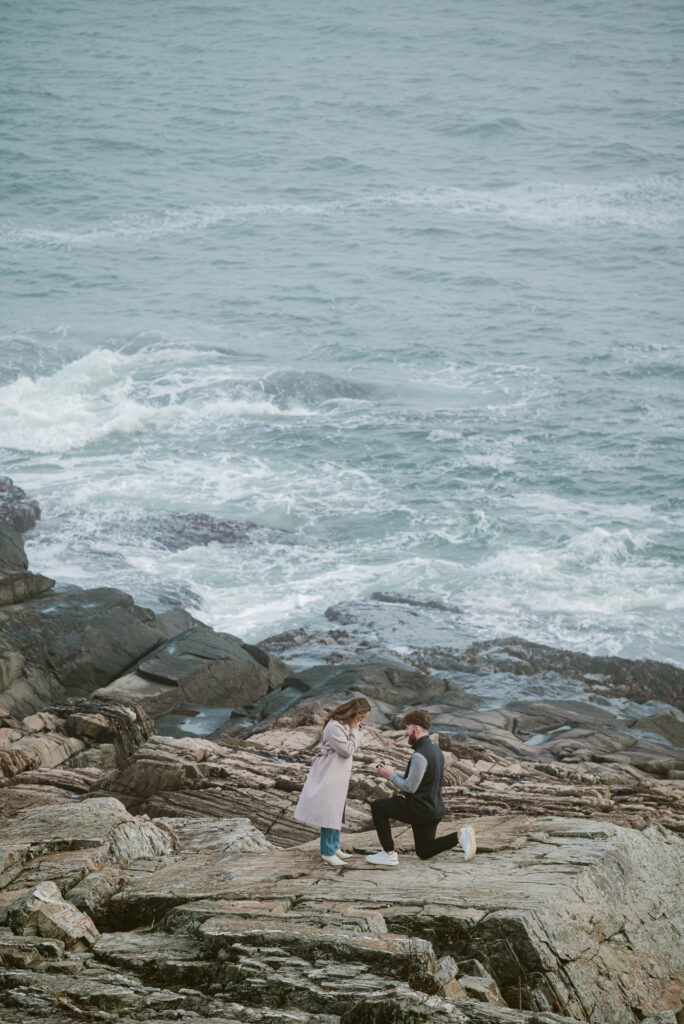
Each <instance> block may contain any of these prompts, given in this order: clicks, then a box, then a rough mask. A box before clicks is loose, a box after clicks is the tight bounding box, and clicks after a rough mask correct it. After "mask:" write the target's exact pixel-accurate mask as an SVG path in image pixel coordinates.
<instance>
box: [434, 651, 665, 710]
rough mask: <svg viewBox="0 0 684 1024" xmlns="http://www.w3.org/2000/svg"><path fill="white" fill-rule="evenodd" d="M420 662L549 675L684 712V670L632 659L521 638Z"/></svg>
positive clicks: (595, 690)
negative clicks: (556, 675)
mask: <svg viewBox="0 0 684 1024" xmlns="http://www.w3.org/2000/svg"><path fill="white" fill-rule="evenodd" d="M420 660H422V661H425V662H428V663H429V664H430V665H432V666H433V667H434V668H437V669H440V668H441V669H442V670H444V669H445V668H446V667H447V666H448V667H449V668H451V669H452V670H456V671H458V669H459V667H460V668H461V670H463V671H469V670H471V669H472V668H473V666H478V667H481V668H483V669H485V670H488V671H490V672H509V673H511V674H513V675H540V676H541V675H543V674H544V673H547V672H553V673H557V674H558V675H561V676H566V677H568V678H572V679H577V680H580V681H582V682H583V683H584V685H585V686H586V688H587V689H589V690H592V691H594V692H596V693H600V694H605V695H610V696H613V697H628V698H629V699H630V700H633V701H636V702H637V703H639V702H645V701H649V700H658V701H664V702H666V703H668V704H672V705H673V706H674V707H678V708H680V709H683V710H684V669H681V668H677V667H676V666H675V665H669V664H667V663H666V662H659V661H649V660H646V659H642V660H630V659H628V658H614V657H607V656H606V657H604V656H596V655H589V654H583V653H582V652H580V651H566V650H561V649H558V648H556V647H549V646H548V645H546V644H536V643H532V642H531V641H529V640H523V639H521V638H520V637H507V638H506V639H502V640H487V641H484V642H482V643H476V644H473V645H472V646H471V647H469V648H468V649H467V650H466V651H465V652H463V653H461V652H459V651H452V650H451V651H450V650H439V649H433V650H430V651H423V652H421V655H420Z"/></svg>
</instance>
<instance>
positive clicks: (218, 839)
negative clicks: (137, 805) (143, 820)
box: [154, 818, 274, 858]
mask: <svg viewBox="0 0 684 1024" xmlns="http://www.w3.org/2000/svg"><path fill="white" fill-rule="evenodd" d="M154 820H155V822H156V823H158V824H163V825H168V826H169V828H171V829H173V832H174V834H175V836H176V838H177V840H178V844H179V849H180V852H181V855H186V854H189V853H202V854H204V856H210V855H212V854H213V855H216V856H218V857H226V858H229V857H230V856H231V855H232V854H235V853H244V852H245V851H253V852H257V851H259V850H273V849H274V846H273V843H270V842H269V841H268V839H267V838H266V836H265V835H264V834H263V832H260V831H259V829H258V828H256V827H255V826H254V825H253V824H252V823H251V821H250V820H249V818H155V819H154Z"/></svg>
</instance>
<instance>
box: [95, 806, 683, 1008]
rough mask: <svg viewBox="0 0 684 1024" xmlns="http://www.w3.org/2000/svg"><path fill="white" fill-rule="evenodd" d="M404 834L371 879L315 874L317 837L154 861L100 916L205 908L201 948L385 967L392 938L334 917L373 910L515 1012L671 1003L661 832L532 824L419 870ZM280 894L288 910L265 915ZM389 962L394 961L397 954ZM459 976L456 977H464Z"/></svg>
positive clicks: (671, 872)
mask: <svg viewBox="0 0 684 1024" xmlns="http://www.w3.org/2000/svg"><path fill="white" fill-rule="evenodd" d="M475 824H476V826H477V823H475ZM444 827H445V829H447V828H451V827H453V826H449V825H445V826H444ZM490 828H492V829H493V832H492V839H491V840H490V842H489V843H488V844H483V846H484V845H488V846H489V848H492V846H493V845H495V844H494V838H493V837H494V836H495V835H496V834H497V833H496V828H497V826H495V825H493V824H490ZM408 831H409V830H407V829H405V830H403V833H401V832H400V830H399V829H398V830H397V835H396V838H397V847H398V849H399V851H400V864H399V867H398V868H395V869H392V871H391V872H387V871H384V872H383V871H379V870H377V869H375V870H374V869H372V868H370V867H369V866H368V865H367V864H366V863H365V861H363V860H362V859H361V858H359V859H358V860H356V861H351V862H349V866H348V867H345V868H344V869H342V870H341V871H340V872H335V871H331V870H330V869H329V868H328V867H327V866H326V865H322V866H319V865H320V860H319V859H318V857H317V853H316V848H315V844H314V843H311V844H310V845H307V846H303V847H298V848H293V849H290V850H288V851H286V852H278V853H273V852H271V853H269V852H263V853H261V854H260V855H259V856H257V857H255V856H250V855H249V854H245V855H243V856H241V857H239V858H238V859H237V860H236V861H231V862H228V863H227V864H219V863H218V862H215V863H213V864H210V863H207V860H206V859H203V858H202V857H201V855H191V856H188V857H185V858H184V859H183V861H182V863H179V864H177V865H176V864H174V863H170V862H168V863H162V864H160V865H159V867H158V869H157V870H156V871H155V872H153V873H149V872H145V873H144V874H140V875H138V877H137V878H132V879H131V880H130V881H129V882H128V883H127V884H126V885H125V886H124V888H123V889H122V891H121V892H120V893H118V894H117V895H116V896H115V897H114V899H113V901H112V903H113V904H114V903H115V904H116V908H115V910H114V909H113V913H115V914H116V915H117V917H116V920H118V921H119V922H120V924H122V925H128V926H129V927H130V926H131V925H134V926H139V925H143V924H150V923H151V922H154V921H160V920H161V919H162V918H163V917H164V915H165V914H168V912H169V911H170V910H172V909H173V908H174V907H176V908H178V909H177V910H175V911H174V913H175V914H179V913H181V912H182V906H183V904H188V903H192V902H193V901H195V902H196V901H198V900H199V901H206V902H205V905H204V906H203V908H202V909H201V911H200V913H201V916H204V920H203V922H202V923H200V924H199V928H198V929H197V933H196V934H197V936H198V938H199V940H200V942H203V943H206V944H207V945H208V947H209V948H211V947H212V946H213V947H214V948H216V949H220V948H224V949H225V950H226V953H227V958H228V961H229V962H234V957H235V956H237V957H238V959H239V957H240V956H242V955H243V952H244V950H245V949H246V948H249V949H253V950H254V952H253V957H256V959H257V960H259V962H261V961H262V959H263V956H264V955H265V954H264V949H265V948H266V947H267V946H269V945H270V946H277V947H278V948H279V949H280V950H281V951H283V953H286V954H287V956H295V957H299V958H300V959H302V960H304V961H305V962H308V960H307V956H309V955H310V954H307V950H310V949H313V948H314V947H313V944H314V942H315V939H314V936H315V935H316V934H318V936H319V939H320V942H319V945H318V946H317V947H316V948H317V949H318V950H319V955H320V956H323V955H324V953H325V956H326V957H327V958H328V959H331V958H332V959H334V960H339V961H340V962H341V963H342V964H345V963H347V962H358V963H360V964H363V965H364V966H366V967H370V969H371V970H372V971H373V972H374V973H379V974H381V975H383V976H385V975H386V971H387V970H390V973H391V968H388V967H387V965H386V964H384V966H383V968H382V970H380V971H378V969H377V967H373V964H376V965H377V964H378V963H379V962H380V961H381V960H383V958H385V957H389V956H390V954H389V953H388V952H387V950H388V949H389V950H392V949H394V950H401V948H402V947H401V945H399V946H397V945H393V943H394V940H391V939H388V938H387V937H385V939H384V940H383V943H378V941H376V940H373V942H370V937H368V938H366V939H364V940H363V942H362V941H361V940H362V938H363V936H362V934H361V933H358V932H354V933H353V935H354V937H353V940H350V939H348V938H345V934H346V933H345V929H343V928H341V926H340V924H339V921H335V918H334V914H335V913H336V914H339V912H340V909H341V905H343V904H346V906H347V907H349V908H351V907H362V908H363V913H364V914H368V912H369V911H370V910H374V911H378V912H380V913H381V914H382V916H383V917H384V918H385V920H386V923H387V927H388V929H389V934H390V935H391V934H394V935H395V936H396V935H397V934H403V935H407V936H411V937H412V938H413V939H422V940H425V941H426V942H429V943H431V948H432V950H433V953H430V950H428V949H427V947H425V946H420V950H422V951H425V955H426V956H427V955H428V953H430V956H432V955H433V954H434V957H435V958H436V957H439V956H451V957H452V958H453V959H455V960H457V961H462V960H465V959H468V957H470V958H472V957H473V954H475V957H476V959H477V960H479V961H480V962H481V964H482V965H483V966H484V968H485V969H486V970H487V972H488V973H489V974H490V975H491V976H492V978H493V979H494V980H495V981H496V983H497V984H498V986H499V989H500V991H501V993H502V995H503V997H504V999H505V1000H506V1001H507V1003H508V1004H509V1005H512V1006H517V1005H518V1003H519V1001H522V1005H523V1007H524V1008H526V1009H527V1010H536V1011H538V1012H551V1011H552V1010H553V1008H554V1006H557V1007H558V1008H560V1009H561V1010H562V1011H563V1012H566V1013H570V1012H572V1008H573V1007H575V1008H576V1010H579V1011H580V1012H581V1015H582V1016H584V1017H587V1016H590V1015H593V1016H592V1019H597V1020H598V1019H600V1020H602V1021H606V1022H610V1024H631V1022H636V1021H638V1020H640V1019H641V1018H642V1017H643V1016H644V1015H645V1014H646V1013H650V1012H652V1010H653V1008H654V1007H661V1008H667V1007H668V1005H669V1007H671V1008H672V1009H674V1010H677V1009H678V1008H679V1006H680V1005H681V1002H682V999H681V990H680V989H679V987H678V983H679V978H680V977H681V974H682V970H683V968H684V964H683V963H682V948H681V943H680V942H679V938H678V936H679V928H680V927H681V920H682V906H681V901H682V895H681V894H682V891H683V890H682V886H681V881H682V878H681V872H682V869H683V867H684V857H683V856H682V854H683V851H684V846H683V841H682V840H681V839H678V838H677V837H675V836H674V835H672V834H671V833H667V832H666V831H664V830H662V829H658V828H650V829H647V830H646V831H645V832H643V833H641V832H635V831H633V830H629V829H623V828H620V827H618V826H615V825H612V824H610V823H606V824H600V823H594V822H587V821H581V820H571V819H557V818H552V819H539V820H536V821H532V822H528V823H527V824H521V823H520V822H518V824H517V825H516V827H515V828H514V829H513V830H512V833H511V832H509V833H508V838H506V837H505V836H504V838H503V839H502V842H503V845H499V847H498V849H495V850H494V852H493V853H492V854H491V855H489V854H487V853H486V852H485V853H482V852H480V853H478V855H477V857H476V858H475V859H474V860H473V861H471V862H469V863H468V864H463V862H462V861H461V860H460V858H458V856H457V855H451V854H449V855H445V856H444V857H441V858H436V859H435V861H427V862H418V861H417V860H416V859H415V858H414V857H412V856H408V855H407V854H406V851H407V849H410V848H411V840H410V835H409V834H407V833H408ZM483 831H484V828H483ZM499 834H500V833H499ZM376 842H377V840H376V839H375V837H374V836H373V835H371V834H368V835H362V836H359V837H357V839H356V840H355V846H356V848H357V849H359V848H361V849H364V848H365V849H368V848H371V849H373V848H374V847H375V843H376ZM481 849H482V848H481ZM215 900H216V901H218V900H223V901H232V902H233V903H234V904H235V903H239V902H240V901H244V900H249V901H254V900H258V901H265V902H266V904H267V905H268V911H267V914H266V916H263V915H259V911H258V908H255V907H254V905H253V903H252V904H251V909H250V911H249V916H248V917H246V918H245V917H241V916H239V915H236V914H235V912H234V911H233V912H231V913H230V914H229V915H226V914H225V913H223V914H221V910H223V909H224V908H223V907H217V908H216V910H217V913H215V914H213V915H211V914H210V915H209V916H207V907H206V903H207V902H211V901H215ZM279 900H280V901H282V900H285V901H287V902H286V906H288V905H289V906H290V908H291V909H290V910H285V911H284V912H283V911H278V910H277V909H275V905H276V904H277V903H278V901H279ZM331 912H334V914H333V917H331V918H330V919H329V920H330V922H331V924H330V925H328V926H324V927H323V928H322V929H321V922H322V918H321V916H320V915H324V914H326V913H328V914H330V913H331ZM298 914H299V915H303V916H302V917H300V918H299V919H298V917H297V915H298ZM307 915H309V919H308V921H307ZM316 915H318V917H317V916H316ZM260 917H261V918H262V919H261V920H260ZM166 920H167V922H168V918H167V919H166ZM187 921H188V926H190V927H194V926H192V925H190V921H191V918H190V917H188V918H187ZM266 921H267V922H268V924H266V923H265V922H266ZM333 922H334V926H332V923H333ZM266 932H267V934H266ZM380 937H381V936H379V938H380ZM362 949H363V950H366V951H369V950H370V952H361V951H362ZM231 950H233V952H231ZM259 950H261V952H259ZM338 950H339V952H338ZM464 954H467V955H466V956H464ZM392 955H397V956H399V960H401V955H403V954H400V953H398V952H397V953H396V954H392ZM354 958H356V961H355V959H354ZM428 959H429V958H428ZM419 960H420V957H419ZM397 962H399V961H397ZM383 963H384V961H383ZM426 963H427V961H426ZM429 966H430V970H429V971H427V974H425V973H424V974H423V975H421V976H422V977H424V978H425V979H427V977H428V975H429V976H430V977H432V978H433V982H434V986H435V989H436V988H437V987H438V985H437V981H436V975H437V972H438V966H437V960H436V959H435V960H434V961H429ZM418 967H419V968H420V964H419V965H418ZM244 970H245V968H244V967H240V971H242V972H243V974H242V975H241V977H242V978H243V981H242V982H241V984H243V985H244V986H247V987H246V988H245V989H244V990H245V991H247V988H248V984H247V981H245V980H244ZM260 970H261V972H262V973H263V968H261V969H260ZM420 970H422V968H420ZM616 974H619V975H620V977H621V979H622V980H621V981H620V984H619V985H616V984H615V983H614V978H615V976H616ZM457 980H458V981H459V984H463V978H462V977H460V976H459V977H458V978H457ZM485 980H486V979H485ZM264 983H265V982H264ZM250 984H252V983H251V982H250ZM292 984H293V985H294V982H293V983H292ZM422 984H428V982H427V981H424V982H422ZM413 987H414V988H415V987H416V986H413ZM418 987H420V985H418ZM293 991H294V989H293ZM297 998H298V997H297ZM297 1005H301V1004H297ZM597 1007H599V1008H600V1017H597V1016H596V1012H597V1010H596V1008H597ZM491 1009H492V1010H494V1009H495V1007H491ZM328 1010H330V1007H329V1006H328ZM483 1019H487V1018H483ZM492 1019H496V1018H492ZM501 1019H505V1017H504V1018H501Z"/></svg>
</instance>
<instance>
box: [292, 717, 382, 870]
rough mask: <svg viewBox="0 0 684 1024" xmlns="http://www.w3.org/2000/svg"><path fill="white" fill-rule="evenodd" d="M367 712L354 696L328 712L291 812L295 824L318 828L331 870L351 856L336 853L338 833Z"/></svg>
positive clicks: (322, 853)
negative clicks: (318, 741)
mask: <svg viewBox="0 0 684 1024" xmlns="http://www.w3.org/2000/svg"><path fill="white" fill-rule="evenodd" d="M370 709H371V707H370V704H369V703H368V701H367V700H366V698H365V697H354V698H352V700H348V701H346V702H345V703H344V704H340V705H339V706H338V707H336V708H335V709H334V710H333V711H331V712H330V714H329V715H328V717H327V719H326V721H325V725H324V727H323V735H322V737H321V748H320V750H318V751H317V752H316V754H315V755H314V759H313V761H312V762H311V768H310V769H309V774H308V775H307V778H306V782H305V783H304V789H303V790H302V792H301V795H300V797H299V803H298V804H297V807H296V808H295V812H294V817H295V820H296V821H302V822H304V823H305V824H307V825H316V826H318V828H320V830H321V857H322V858H323V860H324V861H327V863H328V864H333V865H334V866H335V867H341V866H342V865H343V864H344V860H343V859H342V858H346V857H349V856H351V855H350V854H348V853H343V852H342V851H341V850H340V830H341V828H342V821H343V819H344V805H345V803H346V800H347V790H348V789H349V779H350V776H351V770H352V756H353V754H354V751H355V750H356V749H357V747H359V746H360V745H361V723H362V722H363V720H364V718H365V717H366V715H367V714H368V713H369V711H370Z"/></svg>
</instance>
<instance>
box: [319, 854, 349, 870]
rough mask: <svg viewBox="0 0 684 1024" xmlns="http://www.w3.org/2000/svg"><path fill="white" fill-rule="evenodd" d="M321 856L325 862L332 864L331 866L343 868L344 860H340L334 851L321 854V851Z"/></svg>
mask: <svg viewBox="0 0 684 1024" xmlns="http://www.w3.org/2000/svg"><path fill="white" fill-rule="evenodd" d="M321 857H322V858H323V860H324V861H325V863H326V864H332V866H333V867H334V868H343V867H344V861H343V860H340V858H339V857H337V856H336V855H335V854H334V853H330V854H323V853H322V854H321Z"/></svg>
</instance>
